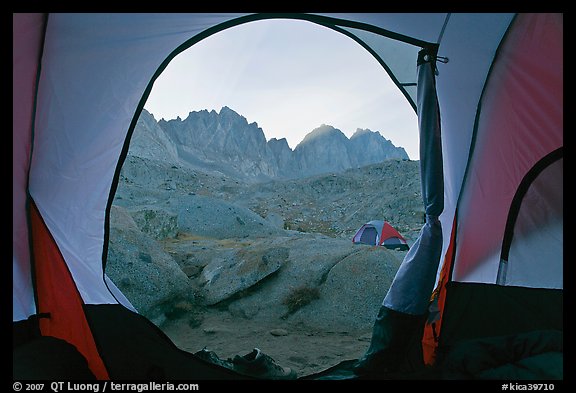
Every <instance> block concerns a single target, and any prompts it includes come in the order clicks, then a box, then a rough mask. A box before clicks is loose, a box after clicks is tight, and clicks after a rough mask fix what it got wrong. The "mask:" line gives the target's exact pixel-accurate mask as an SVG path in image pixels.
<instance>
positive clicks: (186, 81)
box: [145, 20, 419, 160]
mask: <svg viewBox="0 0 576 393" xmlns="http://www.w3.org/2000/svg"><path fill="white" fill-rule="evenodd" d="M223 106H228V107H229V108H231V109H232V110H234V111H236V112H237V113H239V114H240V115H242V116H244V117H245V118H246V119H247V120H248V122H249V123H252V122H256V123H258V126H259V127H261V128H262V130H263V131H264V134H265V135H266V138H267V139H270V138H286V139H287V141H288V144H289V145H290V147H291V148H294V147H296V145H297V144H298V143H299V142H300V141H301V140H302V139H303V138H304V136H305V135H306V134H308V133H309V132H310V131H312V130H313V129H314V128H317V127H319V126H320V125H322V124H328V125H331V126H333V127H335V128H337V129H339V130H341V131H342V132H343V133H344V134H346V135H347V136H348V137H350V136H351V135H352V134H353V133H354V132H355V131H356V129H358V128H368V129H370V130H372V131H379V132H380V134H382V135H383V136H384V137H385V138H386V139H389V140H391V141H392V143H394V145H396V146H402V147H403V148H404V149H405V150H406V152H407V153H408V155H409V157H410V159H413V160H417V159H419V158H418V124H417V117H416V113H415V112H414V110H413V109H412V107H411V106H410V105H409V103H408V101H407V100H406V98H405V97H404V96H403V95H402V94H401V93H400V91H399V90H398V88H397V87H396V86H395V85H394V84H393V83H392V81H391V80H390V78H389V77H388V75H387V74H386V72H385V71H384V69H383V68H382V67H381V66H380V64H378V62H377V61H376V60H375V59H374V58H373V57H372V56H371V55H370V54H369V53H368V52H367V51H366V50H365V49H364V48H362V47H361V46H360V45H359V44H357V43H356V42H354V41H353V40H352V39H350V38H348V37H346V36H344V35H343V34H339V33H337V32H334V31H333V30H330V29H328V28H325V27H322V26H319V25H315V24H312V23H310V22H305V21H294V20H268V21H256V22H250V23H247V24H244V25H241V26H236V27H233V28H230V29H228V30H225V31H223V32H219V33H217V34H215V35H212V36H210V37H208V38H207V39H204V40H202V41H200V42H199V43H197V44H195V45H193V46H192V47H191V48H189V49H188V50H186V51H184V52H183V53H181V54H180V55H178V56H176V57H175V58H174V59H173V60H172V62H171V63H170V64H169V65H168V67H167V68H166V70H165V71H164V72H163V73H162V75H160V77H159V78H158V79H157V80H156V82H155V84H154V87H153V90H152V92H151V94H150V97H149V98H148V101H147V103H146V105H145V108H146V109H147V110H148V111H149V112H151V113H152V114H153V115H154V117H155V118H156V120H159V119H161V118H164V119H166V120H169V119H174V118H176V117H177V116H180V117H181V118H182V119H185V118H186V117H187V116H188V113H189V112H191V111H199V110H202V109H208V110H212V109H214V110H216V111H217V112H219V111H220V109H221V108H222V107H223Z"/></svg>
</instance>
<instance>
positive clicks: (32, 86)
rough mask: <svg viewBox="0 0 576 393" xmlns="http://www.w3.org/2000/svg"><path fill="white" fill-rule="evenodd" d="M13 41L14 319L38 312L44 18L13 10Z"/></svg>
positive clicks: (20, 318)
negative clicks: (35, 163) (32, 204)
mask: <svg viewBox="0 0 576 393" xmlns="http://www.w3.org/2000/svg"><path fill="white" fill-rule="evenodd" d="M13 22H14V23H13V26H14V27H13V29H14V30H13V36H12V40H13V45H12V51H13V52H12V70H13V71H12V73H13V74H12V97H13V98H12V99H13V102H12V104H13V105H12V162H13V165H12V245H13V248H12V253H13V254H12V255H13V257H12V258H13V261H12V267H13V269H12V283H13V291H14V296H13V297H12V310H13V316H14V320H24V319H26V318H28V317H29V316H31V315H33V314H35V312H36V306H35V303H34V296H33V291H32V277H31V267H30V250H29V238H28V228H27V218H26V195H27V193H28V190H27V186H28V170H29V164H30V156H31V146H32V124H33V121H32V119H33V118H34V103H35V91H36V80H37V74H38V72H39V67H40V66H39V64H40V58H41V54H42V40H43V36H44V27H45V18H44V16H43V15H41V14H13Z"/></svg>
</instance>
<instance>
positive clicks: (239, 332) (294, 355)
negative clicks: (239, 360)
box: [162, 311, 372, 378]
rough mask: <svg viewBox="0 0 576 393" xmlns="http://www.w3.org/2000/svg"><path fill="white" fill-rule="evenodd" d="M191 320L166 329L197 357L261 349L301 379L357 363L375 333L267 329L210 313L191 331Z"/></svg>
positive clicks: (284, 326) (275, 325) (223, 356)
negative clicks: (200, 353) (204, 352)
mask: <svg viewBox="0 0 576 393" xmlns="http://www.w3.org/2000/svg"><path fill="white" fill-rule="evenodd" d="M189 320H190V319H189V318H187V317H186V316H184V317H182V318H180V319H177V320H173V321H170V322H169V323H167V324H165V325H164V326H162V330H163V331H164V332H165V333H166V334H167V335H168V336H169V337H170V338H171V339H172V341H173V342H174V343H175V344H176V345H177V346H178V347H179V348H181V349H183V350H186V351H188V352H192V353H194V352H197V351H199V350H201V349H203V348H206V349H208V350H211V351H214V352H215V353H216V354H217V355H218V356H219V357H220V359H224V360H226V359H228V358H232V357H234V356H235V355H245V354H247V353H249V352H250V351H252V349H253V348H259V349H260V350H261V351H263V352H264V353H265V354H267V355H269V356H271V357H272V358H273V359H274V360H275V361H276V362H277V363H278V364H280V365H281V366H284V367H290V368H292V369H293V370H295V371H296V373H297V375H298V377H299V378H300V377H303V376H306V375H310V374H314V373H317V372H320V371H323V370H326V369H327V368H329V367H332V366H334V365H336V364H338V363H340V362H341V361H344V360H350V359H358V358H359V357H361V356H362V355H363V354H364V353H365V351H366V350H367V348H368V346H369V345H370V337H371V333H372V332H371V330H366V331H359V332H349V331H338V330H334V331H317V330H316V331H315V330H312V329H309V328H306V327H303V326H293V325H291V326H290V325H287V324H286V323H283V322H279V323H271V324H263V323H261V322H255V321H252V320H247V319H242V318H234V317H232V316H230V314H229V313H228V312H225V311H214V312H210V313H206V314H205V315H204V318H203V320H202V323H201V324H200V325H199V326H197V327H191V326H190V323H189Z"/></svg>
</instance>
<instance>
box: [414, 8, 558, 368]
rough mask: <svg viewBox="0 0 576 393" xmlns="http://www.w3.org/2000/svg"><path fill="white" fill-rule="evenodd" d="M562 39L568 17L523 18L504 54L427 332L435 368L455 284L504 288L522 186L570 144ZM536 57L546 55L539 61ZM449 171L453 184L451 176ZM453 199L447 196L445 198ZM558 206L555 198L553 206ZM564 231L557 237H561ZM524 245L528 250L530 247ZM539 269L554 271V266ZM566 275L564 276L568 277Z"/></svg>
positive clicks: (478, 131)
mask: <svg viewBox="0 0 576 393" xmlns="http://www.w3.org/2000/svg"><path fill="white" fill-rule="evenodd" d="M562 41H563V40H562V15H559V14H519V15H518V16H517V17H516V18H515V19H514V21H513V23H512V24H511V26H510V30H509V31H508V33H507V34H506V37H505V39H504V40H503V42H502V44H501V46H500V48H499V49H498V51H497V54H496V56H495V60H494V64H493V66H492V68H491V71H490V73H489V78H488V79H487V81H486V87H485V91H484V92H483V93H482V97H481V98H480V100H479V105H478V113H477V114H476V116H475V118H476V125H475V127H474V138H473V141H474V143H473V144H472V145H471V146H472V147H473V148H472V149H471V152H470V153H471V157H470V160H469V162H468V165H467V169H466V171H467V175H466V178H465V179H464V183H463V186H462V191H461V195H460V197H459V201H458V212H459V214H457V215H456V216H455V217H454V218H455V219H454V223H453V225H452V229H451V231H452V236H451V240H450V245H449V247H448V250H451V252H450V253H445V261H444V268H443V269H442V274H443V280H442V281H441V282H440V283H439V286H438V287H437V288H436V289H435V292H434V296H433V299H432V302H431V307H432V306H434V307H437V308H438V309H436V310H434V312H433V314H434V315H433V318H432V319H431V321H430V322H429V324H428V325H427V329H425V335H424V340H423V344H424V345H425V346H426V347H427V351H426V354H427V355H426V356H427V361H428V362H433V359H434V358H435V355H434V353H433V352H434V350H430V348H431V347H435V346H436V345H439V338H438V337H444V336H445V333H444V332H443V329H444V328H443V326H444V322H443V317H442V314H443V312H444V310H443V305H444V304H445V302H446V301H447V299H448V297H449V295H448V293H446V292H447V288H448V286H449V285H451V283H452V282H454V281H462V282H478V283H489V284H495V283H496V280H497V273H498V268H499V266H500V255H501V250H502V246H503V242H504V238H505V237H506V233H505V232H504V231H505V225H506V219H507V217H508V212H509V208H510V205H511V203H512V200H513V197H514V195H515V193H516V190H517V188H518V186H519V183H520V182H521V180H522V179H523V178H524V177H525V175H526V173H527V172H528V171H529V170H530V168H531V167H532V166H533V165H535V163H536V162H538V161H539V160H540V159H541V158H542V157H543V156H545V155H546V154H548V153H550V152H551V151H553V150H555V149H557V148H558V147H559V146H561V145H562V143H563V142H562V134H563V124H562V109H563V105H562V65H563V63H562V49H561V43H562ZM527 51H528V52H530V54H529V53H528V52H527ZM534 53H541V54H542V57H541V56H536V57H537V59H536V58H535V57H534V56H533V54H534ZM542 59H546V60H547V61H542ZM441 111H442V108H441ZM537 141H538V142H537ZM446 152H447V150H446V149H444V153H446ZM445 168H446V161H445ZM447 170H449V169H448V168H447ZM447 170H445V174H444V176H445V179H446V178H448V177H449V176H448V175H447V173H446V172H447ZM495 173H496V174H498V176H494V174H495ZM561 183H562V180H557V181H553V182H552V183H551V184H555V186H556V187H558V186H559V185H561ZM547 194H548V197H550V196H553V195H556V193H555V192H552V193H550V192H548V193H547ZM448 195H449V194H448V193H445V197H447V196H448ZM558 202H559V198H555V200H554V202H552V204H555V203H558ZM552 210H556V209H552ZM552 210H550V209H549V211H552ZM538 211H539V210H538V209H536V210H535V212H538ZM526 212H527V213H529V215H532V212H529V211H526ZM535 214H539V213H535ZM555 220H556V222H557V223H558V222H559V220H561V217H558V215H556V219H555ZM557 228H558V225H556V229H555V230H554V231H552V232H553V233H555V234H557V233H558V229H557ZM488 229H489V230H488ZM544 233H550V231H548V232H547V231H544ZM556 238H558V237H557V236H556ZM445 243H446V242H445ZM559 243H561V241H560V242H559V241H555V242H553V243H551V246H552V247H554V245H555V246H556V247H558V244H559ZM522 247H524V249H526V247H527V245H526V243H524V244H523V246H522ZM560 252H561V251H560ZM535 255H540V256H541V255H542V253H541V252H540V253H538V254H535ZM556 255H558V251H556ZM555 260H556V261H557V260H558V258H555ZM534 263H536V264H538V266H539V269H542V270H547V271H550V270H549V269H548V268H547V266H548V264H547V263H546V261H543V260H539V261H537V262H536V261H535V262H534ZM556 266H557V263H556ZM552 270H554V269H552ZM559 270H560V272H559V271H558V269H556V273H557V274H558V273H559V274H561V269H559ZM539 280H540V279H539V278H537V279H535V281H539ZM560 280H561V279H560ZM526 284H527V282H524V285H526ZM544 285H545V283H542V284H540V285H538V287H543V286H544ZM493 290H494V291H496V290H497V288H494V289H493Z"/></svg>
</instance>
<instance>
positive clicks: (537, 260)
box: [499, 159, 564, 288]
mask: <svg viewBox="0 0 576 393" xmlns="http://www.w3.org/2000/svg"><path fill="white" fill-rule="evenodd" d="M563 173H564V171H563V159H558V160H555V161H554V162H552V163H551V164H550V165H549V166H547V167H546V168H545V169H544V170H542V172H541V173H540V174H539V175H538V176H537V177H536V178H535V179H534V181H533V182H531V184H530V187H529V188H528V190H527V191H526V194H525V195H524V197H523V198H522V202H521V205H520V207H519V210H518V213H517V218H516V221H515V225H514V227H513V228H512V229H511V230H510V231H511V240H510V246H509V247H510V248H509V251H508V255H507V257H506V262H505V263H504V264H505V265H506V267H507V268H506V275H505V278H504V279H503V281H501V282H499V284H501V285H513V286H523V287H533V288H563V286H564V285H563V283H564V280H563V278H564V274H563V262H564V255H563V252H564V247H563V241H564V236H563V234H564V221H563V216H564V214H563V213H564V209H563V196H564V192H563V191H564V187H563V178H564V176H563ZM502 262H503V260H502V259H501V266H502Z"/></svg>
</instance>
